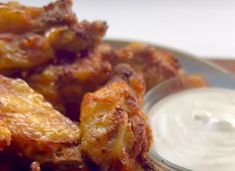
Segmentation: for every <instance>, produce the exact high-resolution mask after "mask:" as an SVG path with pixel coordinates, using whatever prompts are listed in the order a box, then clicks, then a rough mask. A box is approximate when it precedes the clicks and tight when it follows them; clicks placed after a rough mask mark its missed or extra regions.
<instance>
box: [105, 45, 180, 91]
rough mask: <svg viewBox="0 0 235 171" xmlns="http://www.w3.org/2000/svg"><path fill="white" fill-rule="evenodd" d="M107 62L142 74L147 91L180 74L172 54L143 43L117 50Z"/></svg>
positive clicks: (178, 66)
mask: <svg viewBox="0 0 235 171" xmlns="http://www.w3.org/2000/svg"><path fill="white" fill-rule="evenodd" d="M109 60H110V61H111V63H112V64H113V65H116V64H118V63H128V64H129V65H131V67H133V68H134V69H135V70H136V71H139V72H141V73H143V74H144V79H145V83H146V87H147V90H148V89H150V88H152V87H154V86H155V85H157V84H159V83H160V82H162V81H164V80H167V79H169V78H171V77H175V76H177V75H179V74H181V72H182V70H181V67H180V65H179V63H178V61H177V60H176V58H175V56H174V55H173V54H172V53H170V52H168V51H165V50H160V49H156V48H154V47H152V46H149V45H146V44H143V43H132V44H130V45H128V46H126V47H123V48H120V49H117V50H116V53H115V55H111V56H109Z"/></svg>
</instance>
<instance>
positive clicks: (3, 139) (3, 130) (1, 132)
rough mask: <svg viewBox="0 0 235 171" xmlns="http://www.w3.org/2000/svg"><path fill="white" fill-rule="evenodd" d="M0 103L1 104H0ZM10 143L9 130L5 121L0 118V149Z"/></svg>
mask: <svg viewBox="0 0 235 171" xmlns="http://www.w3.org/2000/svg"><path fill="white" fill-rule="evenodd" d="M0 105H1V104H0ZM10 143H11V131H10V130H9V129H8V128H7V125H6V123H4V122H3V121H2V120H0V151H2V150H3V149H4V148H5V147H7V146H9V145H10Z"/></svg>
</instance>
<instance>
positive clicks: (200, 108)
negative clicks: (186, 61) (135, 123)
mask: <svg viewBox="0 0 235 171" xmlns="http://www.w3.org/2000/svg"><path fill="white" fill-rule="evenodd" d="M149 114H150V123H151V127H152V130H153V137H154V146H153V149H154V150H155V151H156V152H157V153H158V154H159V155H160V156H162V157H163V158H165V159H166V160H168V161H170V162H172V163H174V164H177V165H179V166H181V167H184V168H187V169H191V170H200V171H209V170H213V171H234V170H235V91H234V90H230V89H223V88H198V89H192V90H186V91H183V92H180V93H176V94H173V95H170V96H168V97H166V98H164V99H162V100H161V101H159V102H157V103H156V104H155V105H154V106H153V107H152V108H151V109H150V111H149Z"/></svg>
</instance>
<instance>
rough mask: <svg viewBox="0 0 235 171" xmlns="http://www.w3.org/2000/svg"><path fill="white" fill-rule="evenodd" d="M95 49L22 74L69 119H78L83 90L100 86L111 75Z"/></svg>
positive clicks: (101, 53)
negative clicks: (65, 62)
mask: <svg viewBox="0 0 235 171" xmlns="http://www.w3.org/2000/svg"><path fill="white" fill-rule="evenodd" d="M103 53H104V52H102V51H95V52H94V53H91V54H90V55H89V56H88V57H86V58H81V59H77V60H76V61H75V62H73V63H72V64H67V65H50V66H49V67H46V68H45V69H44V70H42V71H39V72H35V73H32V74H29V75H26V76H25V77H24V79H25V80H26V81H27V82H28V84H29V85H30V86H31V87H32V88H33V89H35V90H36V91H37V92H39V93H41V94H42V95H43V96H44V97H45V98H46V99H47V100H48V101H49V102H50V103H52V104H53V106H54V107H55V108H56V109H58V110H60V111H61V112H62V113H64V114H66V115H67V116H68V117H69V118H71V119H72V120H75V121H78V120H79V113H80V103H81V100H82V97H83V95H84V94H85V93H86V92H90V91H95V90H96V89H97V88H99V87H101V86H102V85H103V84H104V83H105V82H106V81H107V80H108V79H109V78H110V75H111V69H112V68H111V65H110V64H109V62H107V61H103V59H102V56H103Z"/></svg>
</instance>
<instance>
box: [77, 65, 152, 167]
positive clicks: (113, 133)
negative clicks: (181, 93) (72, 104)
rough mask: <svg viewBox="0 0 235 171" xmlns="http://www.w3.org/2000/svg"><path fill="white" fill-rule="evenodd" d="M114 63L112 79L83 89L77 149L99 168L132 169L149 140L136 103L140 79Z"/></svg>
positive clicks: (142, 88)
mask: <svg viewBox="0 0 235 171" xmlns="http://www.w3.org/2000/svg"><path fill="white" fill-rule="evenodd" d="M117 67H118V68H117V69H116V71H115V72H116V73H115V76H114V77H113V79H112V80H111V81H110V82H109V83H108V84H107V85H105V86H104V87H103V88H101V89H99V90H97V91H96V92H94V93H87V94H86V95H85V96H84V98H83V101H82V106H81V116H80V129H81V135H82V141H81V151H82V152H83V153H84V154H85V155H86V156H87V157H88V158H89V159H91V160H92V161H93V162H94V163H95V164H97V165H98V166H99V169H101V170H133V168H134V163H135V160H136V158H137V156H140V155H145V153H146V152H147V151H148V150H149V147H150V144H151V141H152V138H151V131H150V128H149V125H148V123H147V120H146V115H145V114H144V113H143V112H142V111H141V109H140V104H139V102H140V101H141V100H140V99H139V98H142V97H143V96H142V95H143V93H144V82H143V80H141V76H139V75H135V73H134V71H133V70H131V68H130V67H129V66H128V65H122V66H120V65H119V66H117ZM139 78H140V80H139Z"/></svg>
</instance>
